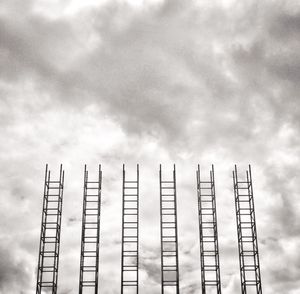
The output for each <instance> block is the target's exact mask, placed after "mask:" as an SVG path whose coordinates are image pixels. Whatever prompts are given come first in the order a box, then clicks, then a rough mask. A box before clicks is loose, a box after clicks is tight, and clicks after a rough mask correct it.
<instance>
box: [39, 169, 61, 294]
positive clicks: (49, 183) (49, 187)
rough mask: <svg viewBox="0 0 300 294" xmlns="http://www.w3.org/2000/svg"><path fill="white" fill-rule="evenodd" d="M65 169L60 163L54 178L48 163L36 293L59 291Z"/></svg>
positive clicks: (54, 292)
mask: <svg viewBox="0 0 300 294" xmlns="http://www.w3.org/2000/svg"><path fill="white" fill-rule="evenodd" d="M63 189H64V171H63V169H62V165H60V172H59V179H58V180H55V181H54V180H52V179H51V173H50V170H48V164H47V165H46V171H45V181H44V197H43V209H42V222H41V235H40V245H39V258H38V270H37V285H36V294H41V293H44V292H47V293H52V294H56V293H57V278H58V262H59V249H60V232H61V215H62V202H63Z"/></svg>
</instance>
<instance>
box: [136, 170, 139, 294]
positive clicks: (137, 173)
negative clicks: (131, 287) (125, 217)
mask: <svg viewBox="0 0 300 294" xmlns="http://www.w3.org/2000/svg"><path fill="white" fill-rule="evenodd" d="M136 179H137V273H136V274H137V289H136V293H137V294H138V293H139V270H138V268H139V242H140V240H139V239H140V238H139V216H140V200H139V199H140V169H139V165H138V164H137V168H136Z"/></svg>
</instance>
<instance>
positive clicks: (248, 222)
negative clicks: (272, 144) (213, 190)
mask: <svg viewBox="0 0 300 294" xmlns="http://www.w3.org/2000/svg"><path fill="white" fill-rule="evenodd" d="M233 186H234V199H235V209H236V222H237V234H238V249H239V261H240V276H241V288H242V294H247V293H248V294H249V293H254V292H255V293H257V294H262V286H261V274H260V264H259V255H258V242H257V231H256V222H255V210H254V198H253V185H252V176H251V166H250V165H249V169H248V170H247V171H246V179H245V180H242V181H241V180H239V178H238V172H237V167H236V166H235V168H234V171H233Z"/></svg>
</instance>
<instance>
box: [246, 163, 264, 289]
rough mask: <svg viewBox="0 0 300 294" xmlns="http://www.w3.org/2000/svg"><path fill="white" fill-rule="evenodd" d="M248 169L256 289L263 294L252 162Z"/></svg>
mask: <svg viewBox="0 0 300 294" xmlns="http://www.w3.org/2000/svg"><path fill="white" fill-rule="evenodd" d="M248 169H249V170H248V171H247V180H248V182H249V185H248V193H249V195H250V197H251V199H250V201H251V207H252V209H253V213H252V217H253V225H252V234H253V255H254V265H255V278H256V291H257V293H258V294H262V286H261V272H260V261H259V253H258V238H257V228H256V216H255V206H254V195H253V183H252V172H251V165H250V164H249V167H248Z"/></svg>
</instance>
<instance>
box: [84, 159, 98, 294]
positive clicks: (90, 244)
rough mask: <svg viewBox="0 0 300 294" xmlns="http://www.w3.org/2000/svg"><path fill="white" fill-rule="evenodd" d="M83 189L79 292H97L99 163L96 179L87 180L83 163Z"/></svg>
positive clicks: (87, 176)
mask: <svg viewBox="0 0 300 294" xmlns="http://www.w3.org/2000/svg"><path fill="white" fill-rule="evenodd" d="M83 191H84V192H83V209H82V231H81V252H80V274H79V294H82V293H94V294H97V293H98V273H99V243H100V212H101V191H102V171H101V165H99V168H98V178H97V180H96V181H89V173H88V171H87V167H86V165H85V167H84V186H83Z"/></svg>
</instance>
